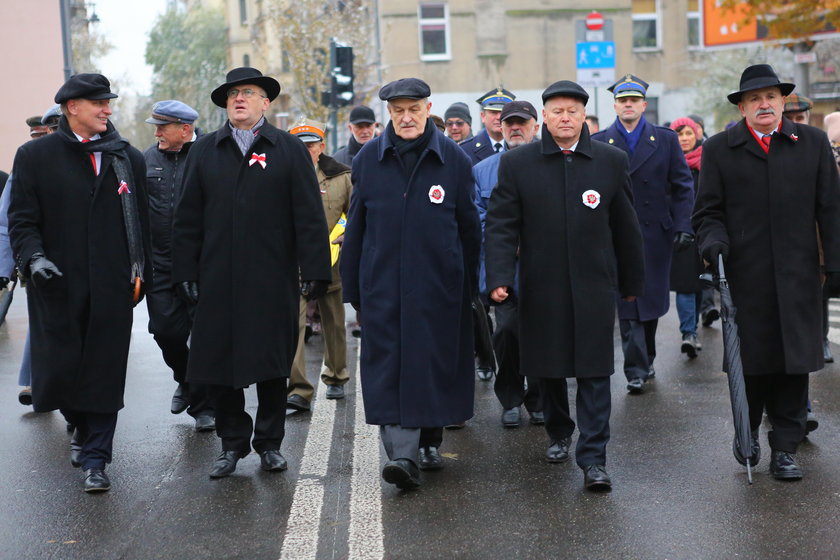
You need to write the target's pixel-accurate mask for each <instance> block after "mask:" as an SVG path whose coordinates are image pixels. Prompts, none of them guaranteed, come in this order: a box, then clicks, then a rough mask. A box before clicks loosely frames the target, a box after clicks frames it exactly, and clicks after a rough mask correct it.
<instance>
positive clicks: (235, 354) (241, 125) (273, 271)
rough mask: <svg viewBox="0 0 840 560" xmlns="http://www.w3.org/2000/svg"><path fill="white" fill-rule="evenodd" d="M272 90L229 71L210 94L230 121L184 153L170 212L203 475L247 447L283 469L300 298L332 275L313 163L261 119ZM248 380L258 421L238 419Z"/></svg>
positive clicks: (269, 82)
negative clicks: (212, 437)
mask: <svg viewBox="0 0 840 560" xmlns="http://www.w3.org/2000/svg"><path fill="white" fill-rule="evenodd" d="M279 93H280V84H279V83H277V80H275V79H274V78H270V77H268V76H263V75H262V73H260V71H259V70H256V69H254V68H249V67H242V68H235V69H234V70H231V71H230V72H228V74H227V80H226V82H225V83H224V84H222V85H221V86H219V87H218V88H216V89H215V90H214V91H213V93H212V95H211V98H212V99H213V102H214V103H215V104H216V105H218V106H219V107H224V108H226V109H227V114H228V122H226V123H225V124H224V125H222V127H221V128H220V129H218V130H216V131H215V132H212V133H209V134H206V135H204V136H202V137H201V138H199V139H198V140H197V141H196V142H195V144H194V145H193V147H192V148H191V149H190V155H189V157H188V158H187V168H186V171H185V175H184V192H183V194H182V196H181V200H180V201H179V202H178V205H177V207H176V209H175V220H174V224H173V240H172V280H173V281H174V282H175V284H176V286H177V288H178V290H179V292H180V294H181V296H182V297H183V298H184V299H185V300H186V301H187V303H189V304H190V305H195V316H194V322H193V328H192V338H191V342H190V354H189V363H188V364H187V382H188V383H206V384H210V385H214V387H213V388H212V390H213V392H214V394H215V399H214V405H215V410H216V434H217V435H218V436H219V437H220V438H221V439H222V453H221V454H220V455H219V457H218V458H217V459H216V461H215V462H214V463H213V467H212V469H211V470H210V477H211V478H222V477H226V476H228V475H230V474H231V473H233V472H234V470H236V463H237V461H239V459H240V458H242V457H245V456H246V455H248V454H249V453H250V451H251V446H252V443H253V448H254V449H255V450H256V451H257V452H258V453H259V454H260V463H261V466H262V468H263V470H266V471H282V470H285V469H286V467H287V464H286V459H285V458H284V457H283V455H282V454H281V453H280V444H281V443H282V441H283V436H284V435H285V420H286V381H287V379H288V377H289V370H290V368H291V364H292V360H293V358H294V355H295V347H296V346H297V332H298V308H299V292H300V295H304V296H305V297H309V298H312V299H314V298H318V297H320V296H321V295H323V294H324V292H326V289H327V286H329V283H330V279H331V277H332V275H331V272H330V254H329V235H328V232H327V224H326V220H325V219H324V210H323V207H322V205H321V199H320V194H319V192H318V191H319V189H318V180H317V178H316V177H315V169H314V167H313V166H312V161H311V159H310V158H309V154H308V153H307V152H306V148H305V147H304V146H303V144H302V143H301V142H300V140H298V139H297V138H295V137H294V136H292V135H291V134H289V133H288V132H285V131H283V130H278V129H277V128H276V127H274V126H272V125H271V124H270V123H268V122H267V120H266V119H265V116H264V115H265V112H266V111H267V110H268V107H269V105H270V104H271V101H272V100H273V99H275V98H276V97H277V95H279ZM301 279H302V280H303V281H302V283H300V282H301ZM299 283H300V284H299ZM251 384H256V386H257V396H258V398H259V405H258V407H257V418H256V424H254V423H253V420H252V418H251V417H250V416H249V415H248V413H247V412H245V393H244V388H245V387H247V386H248V385H251ZM252 436H253V442H252Z"/></svg>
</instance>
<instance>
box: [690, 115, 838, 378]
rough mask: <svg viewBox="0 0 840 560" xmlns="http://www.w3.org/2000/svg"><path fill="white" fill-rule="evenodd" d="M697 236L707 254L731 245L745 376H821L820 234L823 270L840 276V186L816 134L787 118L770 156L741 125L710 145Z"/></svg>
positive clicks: (730, 273) (729, 271) (730, 272)
mask: <svg viewBox="0 0 840 560" xmlns="http://www.w3.org/2000/svg"><path fill="white" fill-rule="evenodd" d="M700 169H701V172H700V192H699V194H698V196H697V204H696V207H695V213H694V218H693V222H694V227H695V229H696V231H697V239H698V243H699V245H700V249H701V251H704V250H705V249H706V248H708V247H709V245H711V244H712V243H715V242H723V243H726V244H727V245H728V246H729V257H728V258H727V259H726V262H725V264H726V276H727V279H728V280H729V287H730V289H731V291H732V299H733V301H734V303H735V307H736V308H737V310H738V312H737V316H736V319H735V322H736V323H737V325H738V334H739V335H740V337H741V359H742V361H743V364H744V373H745V374H746V375H764V374H774V373H794V374H795V373H808V372H812V371H816V370H819V369H822V368H823V355H822V340H823V336H822V311H821V309H822V298H821V288H820V261H819V251H818V247H817V228H816V227H815V224H816V225H819V228H820V232H821V237H822V244H823V250H824V253H825V269H826V270H827V271H840V182H838V176H837V167H836V165H835V163H834V158H833V157H832V154H831V147H830V146H829V143H828V139H827V137H826V135H825V133H824V132H823V131H821V130H819V129H817V128H814V127H811V126H808V125H802V124H795V123H793V122H791V121H789V120H788V119H786V118H783V119H782V127H781V130H780V131H779V133H777V134H774V135H773V140H772V142H771V144H770V152H769V154H765V153H764V150H763V149H762V148H761V146H759V145H758V141H757V140H755V138H754V137H753V135H752V133H751V132H750V131H749V129H748V128H747V125H746V121H744V120H741V122H739V123H738V124H737V125H735V126H734V127H732V128H730V129H729V130H727V131H724V132H721V133H719V134H716V135H715V136H712V137H711V138H709V139H708V140H706V142H705V143H704V144H703V159H702V164H701V166H700Z"/></svg>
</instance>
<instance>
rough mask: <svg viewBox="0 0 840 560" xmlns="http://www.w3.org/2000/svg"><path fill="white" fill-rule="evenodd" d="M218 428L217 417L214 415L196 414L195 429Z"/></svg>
mask: <svg viewBox="0 0 840 560" xmlns="http://www.w3.org/2000/svg"><path fill="white" fill-rule="evenodd" d="M215 429H216V419H215V418H213V417H212V416H206V415H203V416H196V418H195V431H196V432H212V431H213V430H215Z"/></svg>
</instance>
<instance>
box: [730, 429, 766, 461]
mask: <svg viewBox="0 0 840 560" xmlns="http://www.w3.org/2000/svg"><path fill="white" fill-rule="evenodd" d="M750 435H751V439H752V444H751V447H752V457H751V458H750V465H751V466H753V467H754V466H756V465H757V464H758V462H759V461H760V460H761V445H760V444H759V443H758V430H754V431H753V432H752V434H750ZM732 454H733V455H735V460H736V461H738V462H739V463H741V464H742V465H744V466H746V465H747V459H746V457H744V454H743V453H742V452H741V446H740V445H738V438H737V437H734V438H732Z"/></svg>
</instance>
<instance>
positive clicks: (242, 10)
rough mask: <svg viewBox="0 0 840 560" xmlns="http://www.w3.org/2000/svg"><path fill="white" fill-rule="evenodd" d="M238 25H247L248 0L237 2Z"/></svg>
mask: <svg viewBox="0 0 840 560" xmlns="http://www.w3.org/2000/svg"><path fill="white" fill-rule="evenodd" d="M239 23H240V24H242V25H248V0H239Z"/></svg>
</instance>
